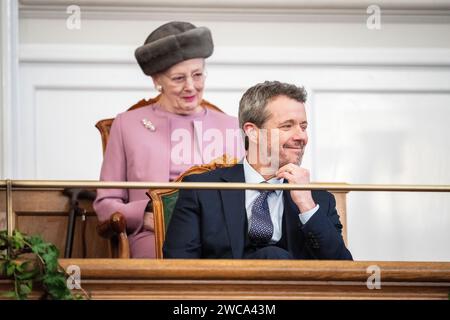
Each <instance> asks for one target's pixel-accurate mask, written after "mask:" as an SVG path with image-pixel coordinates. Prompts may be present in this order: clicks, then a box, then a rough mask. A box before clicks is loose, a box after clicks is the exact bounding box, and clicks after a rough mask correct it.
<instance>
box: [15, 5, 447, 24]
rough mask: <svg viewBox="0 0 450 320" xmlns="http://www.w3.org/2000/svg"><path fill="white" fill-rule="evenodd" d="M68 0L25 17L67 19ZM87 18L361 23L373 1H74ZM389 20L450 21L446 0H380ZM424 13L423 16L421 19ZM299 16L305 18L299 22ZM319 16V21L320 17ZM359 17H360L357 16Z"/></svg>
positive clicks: (27, 9)
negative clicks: (324, 20)
mask: <svg viewBox="0 0 450 320" xmlns="http://www.w3.org/2000/svg"><path fill="white" fill-rule="evenodd" d="M73 4H74V2H73V1H68V0H20V16H21V18H47V19H58V18H61V19H62V18H66V17H67V13H66V8H67V7H68V6H69V5H73ZM76 4H77V5H79V6H80V8H81V10H82V11H81V12H82V17H83V18H87V19H116V20H128V19H154V20H175V19H189V20H190V21H195V20H202V21H266V22H267V21H272V22H273V21H279V22H286V21H321V20H323V19H326V21H360V19H361V17H364V16H366V15H367V13H366V9H367V7H368V6H370V5H373V4H374V2H373V1H371V0H345V1H343V0H341V1H338V0H315V1H307V0H281V1H269V0H246V1H240V0H217V1H211V0H167V1H161V0H159V1H158V0H132V1H125V0H94V1H86V0H81V1H76ZM376 4H377V5H378V6H380V8H381V10H382V14H383V16H384V18H386V19H387V20H385V21H389V20H390V21H415V22H424V21H425V20H426V21H430V19H431V20H432V21H447V22H448V21H449V19H450V1H448V0H436V1H431V0H416V1H414V2H412V1H402V0H390V1H389V0H378V1H377V2H376ZM418 17H420V18H421V19H417V18H418ZM299 18H301V20H299ZM318 19H319V20H318ZM356 19H357V20H356Z"/></svg>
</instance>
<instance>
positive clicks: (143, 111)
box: [116, 104, 153, 121]
mask: <svg viewBox="0 0 450 320" xmlns="http://www.w3.org/2000/svg"><path fill="white" fill-rule="evenodd" d="M151 106H152V105H151V104H149V105H146V106H143V107H140V108H137V109H133V110H127V111H123V112H121V113H119V114H118V115H117V116H116V118H120V119H121V121H127V120H130V119H133V120H134V119H136V118H139V117H142V116H145V115H148V114H149V113H152V112H153V108H152V107H151Z"/></svg>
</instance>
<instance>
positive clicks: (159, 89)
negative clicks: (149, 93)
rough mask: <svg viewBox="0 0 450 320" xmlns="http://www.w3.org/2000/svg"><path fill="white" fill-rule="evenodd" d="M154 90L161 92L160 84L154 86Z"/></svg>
mask: <svg viewBox="0 0 450 320" xmlns="http://www.w3.org/2000/svg"><path fill="white" fill-rule="evenodd" d="M156 90H158V91H159V92H162V86H161V85H160V84H158V85H157V86H156Z"/></svg>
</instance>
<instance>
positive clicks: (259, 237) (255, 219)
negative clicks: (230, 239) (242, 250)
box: [248, 190, 273, 244]
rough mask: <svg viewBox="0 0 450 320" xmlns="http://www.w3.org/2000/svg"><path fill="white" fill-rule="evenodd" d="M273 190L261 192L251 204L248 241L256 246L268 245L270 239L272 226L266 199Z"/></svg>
mask: <svg viewBox="0 0 450 320" xmlns="http://www.w3.org/2000/svg"><path fill="white" fill-rule="evenodd" d="M272 192H273V190H262V191H261V193H260V194H259V196H258V197H257V198H256V200H255V202H253V207H252V216H251V218H250V229H249V231H248V236H249V238H250V241H252V242H253V243H257V244H265V243H268V242H269V241H270V240H271V239H272V235H273V224H272V220H271V219H270V211H269V204H268V203H267V197H268V196H269V194H271V193H272Z"/></svg>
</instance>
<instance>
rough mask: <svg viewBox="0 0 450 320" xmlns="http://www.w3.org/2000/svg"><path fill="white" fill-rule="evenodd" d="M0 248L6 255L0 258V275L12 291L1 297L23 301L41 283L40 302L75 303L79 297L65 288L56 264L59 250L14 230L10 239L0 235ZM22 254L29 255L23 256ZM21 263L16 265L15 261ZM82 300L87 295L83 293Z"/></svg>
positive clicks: (2, 233)
mask: <svg viewBox="0 0 450 320" xmlns="http://www.w3.org/2000/svg"><path fill="white" fill-rule="evenodd" d="M0 245H2V246H3V247H4V249H7V250H6V253H2V254H1V255H0V273H1V274H2V275H6V277H7V278H10V279H12V280H13V281H14V289H15V290H14V291H8V292H3V293H1V295H3V296H5V297H9V298H15V299H26V298H27V297H28V295H29V294H30V293H31V292H32V289H33V285H34V283H42V288H43V289H44V295H43V297H44V298H49V299H79V298H80V297H81V298H83V296H81V295H80V294H76V295H75V294H72V292H71V291H70V290H69V289H68V288H67V278H68V274H66V272H65V270H64V269H63V268H62V267H61V266H60V265H59V264H58V257H59V250H58V248H57V247H56V246H55V245H53V244H51V243H48V242H45V241H44V240H43V239H42V238H41V237H40V236H28V235H25V234H22V233H20V232H19V231H17V230H14V231H13V234H12V235H11V236H8V234H7V233H6V232H5V231H0ZM24 253H33V254H34V256H33V257H30V255H29V254H27V255H26V256H23V254H24ZM18 258H20V259H25V260H24V261H23V260H20V262H17V261H16V259H18ZM83 293H84V294H85V295H84V298H87V299H89V298H90V297H89V295H88V294H87V293H86V292H85V291H84V290H83Z"/></svg>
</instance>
